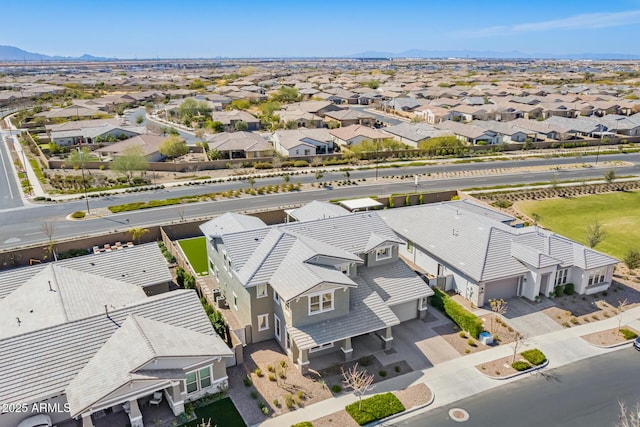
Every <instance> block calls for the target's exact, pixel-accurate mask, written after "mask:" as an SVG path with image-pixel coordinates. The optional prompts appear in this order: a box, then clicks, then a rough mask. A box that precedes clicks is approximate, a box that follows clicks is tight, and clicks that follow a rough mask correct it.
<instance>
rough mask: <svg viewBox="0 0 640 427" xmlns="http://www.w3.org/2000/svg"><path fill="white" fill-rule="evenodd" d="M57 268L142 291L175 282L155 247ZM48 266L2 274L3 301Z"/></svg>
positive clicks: (62, 263)
mask: <svg viewBox="0 0 640 427" xmlns="http://www.w3.org/2000/svg"><path fill="white" fill-rule="evenodd" d="M55 264H56V265H58V266H61V267H65V268H69V269H71V270H76V271H81V272H85V273H90V274H93V275H96V276H101V277H105V278H108V279H115V280H120V281H122V282H126V283H131V284H133V285H137V286H141V287H146V286H152V285H156V284H159V283H167V282H170V281H171V273H170V272H169V269H168V267H167V261H166V260H165V259H164V257H163V256H162V252H160V248H159V247H158V245H157V244H155V243H149V244H145V245H136V246H134V247H132V248H126V249H122V250H114V251H111V252H105V253H100V254H92V255H86V256H80V257H76V258H69V259H65V260H60V261H56V262H55ZM48 265H49V263H47V264H37V265H33V266H30V267H21V268H14V269H11V270H4V271H0V300H1V299H2V298H4V297H6V296H7V295H9V294H10V293H11V292H13V291H14V290H15V289H17V288H19V287H20V286H21V285H22V284H24V283H26V282H27V281H28V280H29V279H30V278H31V277H33V276H34V275H36V274H38V273H39V272H40V271H42V270H43V269H45V268H46V267H47V266H48Z"/></svg>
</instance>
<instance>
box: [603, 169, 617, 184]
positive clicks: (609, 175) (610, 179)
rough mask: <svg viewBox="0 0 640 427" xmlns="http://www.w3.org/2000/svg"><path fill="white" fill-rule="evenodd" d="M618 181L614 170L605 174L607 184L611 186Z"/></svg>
mask: <svg viewBox="0 0 640 427" xmlns="http://www.w3.org/2000/svg"><path fill="white" fill-rule="evenodd" d="M615 179H616V171H615V170H613V169H609V170H608V171H607V173H605V174H604V180H605V181H607V184H611V183H612V182H613V181H614V180H615Z"/></svg>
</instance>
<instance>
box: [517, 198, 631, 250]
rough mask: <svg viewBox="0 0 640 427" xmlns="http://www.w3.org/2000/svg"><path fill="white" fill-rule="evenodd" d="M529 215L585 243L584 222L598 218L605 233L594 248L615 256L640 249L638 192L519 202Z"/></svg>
mask: <svg viewBox="0 0 640 427" xmlns="http://www.w3.org/2000/svg"><path fill="white" fill-rule="evenodd" d="M518 207H519V209H520V210H521V211H522V212H524V213H525V214H526V215H528V216H529V217H531V216H532V214H533V213H536V214H538V215H540V224H541V225H542V226H544V227H545V228H548V229H549V230H552V231H554V232H556V233H558V234H561V235H563V236H566V237H568V238H570V239H573V240H576V241H578V242H580V243H583V244H586V243H587V239H586V231H585V228H586V226H587V224H589V223H591V222H593V221H594V220H595V219H597V220H598V221H599V222H600V224H602V225H603V226H604V227H605V230H606V236H605V238H604V240H603V241H602V243H600V244H599V245H598V246H597V247H596V248H595V249H597V250H598V251H601V252H604V253H606V254H609V255H611V256H614V257H616V258H618V259H622V258H624V256H625V255H626V254H627V252H628V251H629V250H630V249H633V248H635V249H640V243H639V242H640V215H638V212H640V192H638V191H633V192H621V191H620V192H615V193H607V194H596V195H590V196H580V197H574V198H562V199H550V200H540V201H533V200H529V201H523V202H518Z"/></svg>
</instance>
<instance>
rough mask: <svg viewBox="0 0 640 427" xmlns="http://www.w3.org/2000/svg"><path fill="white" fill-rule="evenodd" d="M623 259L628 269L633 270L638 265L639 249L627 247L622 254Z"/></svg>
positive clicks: (639, 261)
mask: <svg viewBox="0 0 640 427" xmlns="http://www.w3.org/2000/svg"><path fill="white" fill-rule="evenodd" d="M623 261H624V263H625V265H626V266H627V268H628V269H629V271H631V270H635V269H636V268H638V267H640V251H638V250H637V249H629V252H627V254H626V255H625V256H624V259H623Z"/></svg>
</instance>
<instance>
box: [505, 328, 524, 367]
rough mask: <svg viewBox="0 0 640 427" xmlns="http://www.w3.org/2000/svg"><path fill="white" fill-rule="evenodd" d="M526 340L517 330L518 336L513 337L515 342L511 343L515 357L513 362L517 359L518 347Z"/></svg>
mask: <svg viewBox="0 0 640 427" xmlns="http://www.w3.org/2000/svg"><path fill="white" fill-rule="evenodd" d="M523 342H524V337H523V336H522V335H520V332H516V336H515V337H514V338H513V342H511V343H509V345H510V346H511V349H512V350H513V359H512V360H511V363H513V362H515V361H516V356H517V355H518V349H519V348H520V347H521V346H522V343H523Z"/></svg>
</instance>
